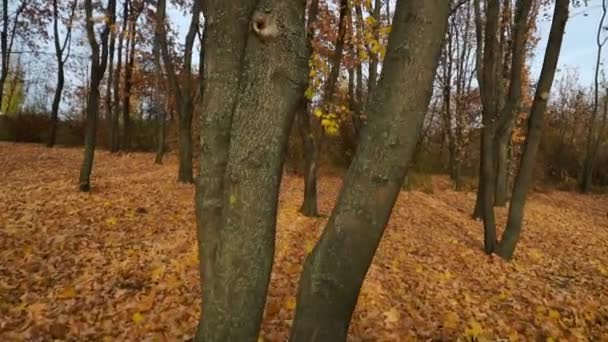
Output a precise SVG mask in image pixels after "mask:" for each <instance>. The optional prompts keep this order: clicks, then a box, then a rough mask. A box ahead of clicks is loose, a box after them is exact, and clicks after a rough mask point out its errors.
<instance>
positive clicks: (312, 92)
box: [304, 87, 315, 100]
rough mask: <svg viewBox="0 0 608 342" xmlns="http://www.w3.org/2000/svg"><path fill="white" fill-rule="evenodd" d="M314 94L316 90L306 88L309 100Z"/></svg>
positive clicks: (305, 94)
mask: <svg viewBox="0 0 608 342" xmlns="http://www.w3.org/2000/svg"><path fill="white" fill-rule="evenodd" d="M314 95H315V91H314V90H313V89H312V88H310V87H309V88H308V89H306V92H305V93H304V96H305V97H306V98H307V99H309V100H312V98H313V96H314Z"/></svg>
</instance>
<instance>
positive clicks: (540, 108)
mask: <svg viewBox="0 0 608 342" xmlns="http://www.w3.org/2000/svg"><path fill="white" fill-rule="evenodd" d="M569 5H570V1H569V0H556V3H555V9H554V12H553V22H552V23H551V31H550V33H549V41H548V43H547V48H546V50H545V58H544V61H543V67H542V70H541V73H540V78H539V80H538V86H537V88H536V94H535V96H534V102H533V103H532V108H531V110H530V117H529V118H528V133H527V136H526V143H525V145H524V152H523V155H522V157H521V163H520V167H519V171H518V173H517V176H516V178H515V185H514V188H513V197H512V198H511V205H510V207H509V216H508V218H507V227H506V229H505V232H504V233H503V235H502V239H501V242H500V244H499V245H498V248H497V251H496V253H497V254H498V255H500V256H501V257H503V258H505V259H507V260H509V259H511V258H512V257H513V253H514V252H515V246H516V245H517V242H518V240H519V236H520V234H521V228H522V222H523V217H524V206H525V204H526V196H527V194H528V191H529V189H530V187H531V185H532V175H533V171H534V162H535V160H536V153H537V152H538V146H539V144H540V140H541V136H542V125H543V121H544V115H545V111H546V108H547V101H548V100H549V94H550V93H551V86H552V84H553V79H554V77H555V70H556V68H557V62H558V60H559V54H560V51H561V46H562V41H563V37H564V29H565V26H566V22H567V21H568V9H569Z"/></svg>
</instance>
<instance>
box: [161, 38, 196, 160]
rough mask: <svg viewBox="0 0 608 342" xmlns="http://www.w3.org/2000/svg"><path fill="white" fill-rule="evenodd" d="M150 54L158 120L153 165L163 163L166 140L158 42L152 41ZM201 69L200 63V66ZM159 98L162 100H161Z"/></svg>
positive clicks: (165, 114)
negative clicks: (152, 61)
mask: <svg viewBox="0 0 608 342" xmlns="http://www.w3.org/2000/svg"><path fill="white" fill-rule="evenodd" d="M152 53H153V54H154V83H155V87H154V91H155V99H154V110H155V114H156V115H157V120H158V143H157V144H158V145H157V148H156V157H155V158H154V163H155V164H162V163H163V156H164V154H165V144H166V143H165V138H166V129H165V123H166V121H167V110H166V107H165V104H164V103H163V102H162V101H164V99H165V97H163V96H161V94H160V93H161V85H162V84H163V70H162V63H161V57H160V46H159V44H158V40H154V43H153V47H152ZM200 67H202V63H201V66H200ZM161 98H162V99H163V100H161Z"/></svg>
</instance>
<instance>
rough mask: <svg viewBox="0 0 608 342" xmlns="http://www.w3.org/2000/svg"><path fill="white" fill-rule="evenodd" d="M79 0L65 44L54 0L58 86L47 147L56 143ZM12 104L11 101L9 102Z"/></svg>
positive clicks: (52, 107) (73, 10)
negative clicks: (73, 24)
mask: <svg viewBox="0 0 608 342" xmlns="http://www.w3.org/2000/svg"><path fill="white" fill-rule="evenodd" d="M76 4H77V1H73V2H72V6H71V8H70V9H71V12H70V15H69V19H68V23H67V32H66V35H65V38H64V41H63V45H62V44H61V43H60V41H59V6H58V4H57V0H53V41H54V45H55V58H56V59H57V86H56V87H55V96H54V97H53V104H52V106H51V127H50V132H49V140H48V141H47V147H53V146H54V145H55V139H56V136H57V121H58V120H59V104H60V103H61V93H62V92H63V86H64V82H65V76H64V69H63V68H64V65H65V62H66V61H67V59H68V57H69V55H70V44H71V39H72V21H73V18H74V13H75V11H76ZM66 48H67V49H68V51H67V56H65V58H64V56H63V53H64V52H65V49H66ZM9 104H10V102H9Z"/></svg>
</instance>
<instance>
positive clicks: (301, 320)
mask: <svg viewBox="0 0 608 342" xmlns="http://www.w3.org/2000/svg"><path fill="white" fill-rule="evenodd" d="M448 12H449V2H447V1H443V0H417V1H398V2H397V6H396V9H395V16H394V19H393V29H392V31H391V33H390V36H389V43H388V49H387V55H386V59H385V63H384V68H383V76H382V77H381V78H380V82H379V83H378V85H377V88H376V90H375V91H374V92H373V95H372V96H371V97H370V99H369V101H368V105H367V107H366V112H369V113H370V116H369V121H368V124H367V127H366V129H364V130H363V131H362V132H361V137H360V140H359V144H358V146H357V151H356V154H355V158H354V160H353V162H352V163H351V166H350V168H349V170H348V173H347V174H346V176H345V179H344V185H343V187H342V190H341V191H340V195H339V197H338V198H339V199H338V203H337V205H336V207H335V209H334V211H333V212H332V215H331V217H330V219H329V222H328V224H327V226H326V228H325V231H324V232H323V235H322V236H321V239H320V240H319V242H318V244H317V245H316V246H315V248H314V249H313V251H312V253H311V254H310V255H309V256H308V257H307V258H306V261H305V263H304V270H303V273H302V276H301V278H300V286H299V291H298V300H297V308H296V317H295V319H294V325H293V328H292V332H291V339H290V340H291V341H294V342H298V341H344V340H345V339H346V334H347V331H348V326H349V323H350V318H351V315H352V312H353V310H354V308H355V305H356V303H357V297H358V295H359V290H360V288H361V285H362V283H363V280H364V278H365V274H366V273H367V270H368V268H369V266H370V264H371V261H372V258H373V256H374V253H375V251H376V249H377V247H378V243H379V242H380V238H381V236H382V233H383V231H384V227H385V225H386V223H387V222H388V219H389V216H390V213H391V210H392V208H393V206H394V203H395V201H396V199H397V196H398V194H399V191H400V189H401V185H402V183H403V180H404V178H405V174H406V169H407V166H408V164H409V161H410V159H411V157H412V153H413V152H414V149H415V147H416V143H417V140H418V136H419V133H420V130H421V122H422V121H423V120H424V114H425V112H426V110H427V107H428V104H429V100H430V97H431V93H432V83H433V77H434V73H435V68H436V67H437V60H438V56H439V53H440V50H441V42H442V37H443V36H444V34H445V31H446V27H447V18H448ZM412 70H416V72H412ZM404 91H405V92H404Z"/></svg>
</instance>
